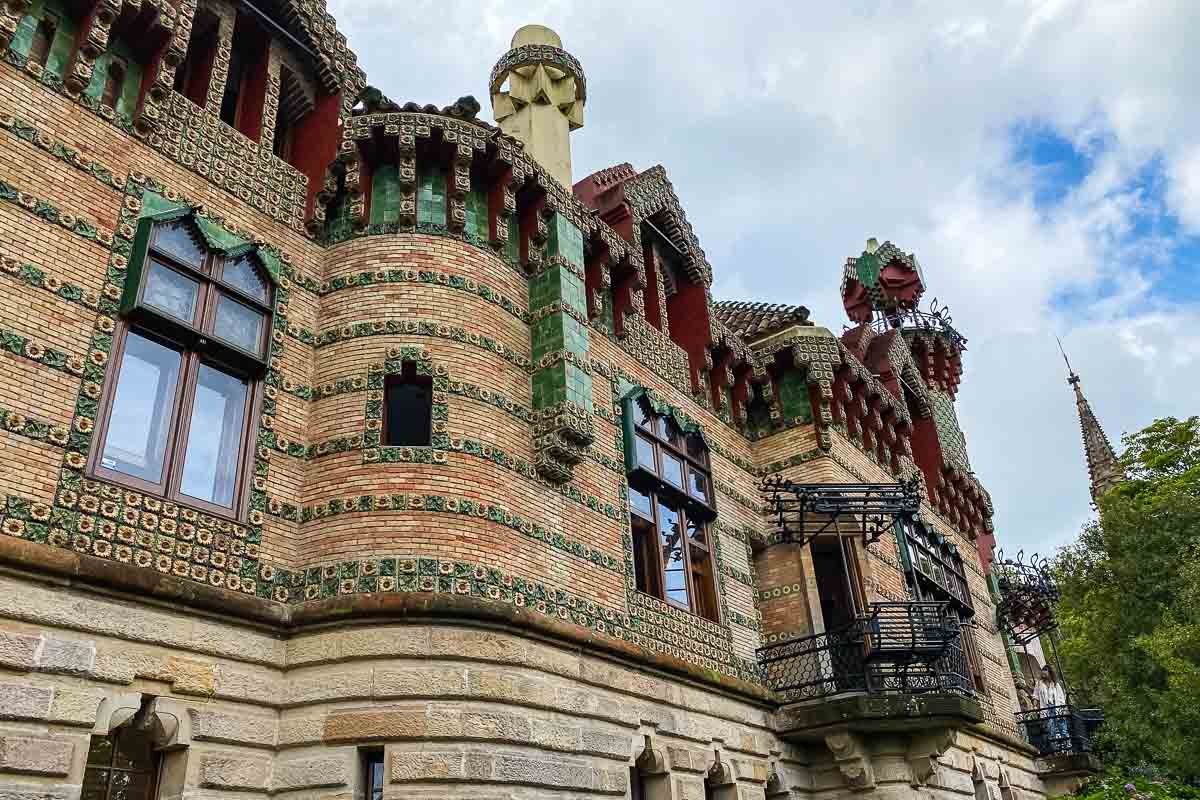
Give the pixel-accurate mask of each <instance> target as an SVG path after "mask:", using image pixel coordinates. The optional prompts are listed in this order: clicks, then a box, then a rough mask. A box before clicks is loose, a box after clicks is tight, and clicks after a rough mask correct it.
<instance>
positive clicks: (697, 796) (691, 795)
mask: <svg viewBox="0 0 1200 800" xmlns="http://www.w3.org/2000/svg"><path fill="white" fill-rule="evenodd" d="M672 797H673V800H704V778H702V777H700V776H699V775H676V776H675V791H674V793H673V794H672Z"/></svg>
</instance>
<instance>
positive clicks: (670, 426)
mask: <svg viewBox="0 0 1200 800" xmlns="http://www.w3.org/2000/svg"><path fill="white" fill-rule="evenodd" d="M663 428H665V429H666V436H667V441H668V442H670V443H671V444H672V445H674V446H675V447H682V446H683V431H681V430H679V426H678V425H676V424H675V421H674V420H670V419H668V420H664V421H663Z"/></svg>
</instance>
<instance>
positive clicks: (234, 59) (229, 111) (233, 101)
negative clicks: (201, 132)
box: [221, 47, 248, 128]
mask: <svg viewBox="0 0 1200 800" xmlns="http://www.w3.org/2000/svg"><path fill="white" fill-rule="evenodd" d="M247 72H248V67H247V64H246V54H245V52H244V51H243V48H241V47H234V48H232V49H231V51H230V53H229V71H228V73H227V75H226V78H225V93H224V94H223V95H222V96H221V121H222V122H224V123H225V124H226V125H228V126H230V127H231V128H236V127H238V107H239V106H240V105H241V97H242V84H243V82H244V81H245V79H246V73H247Z"/></svg>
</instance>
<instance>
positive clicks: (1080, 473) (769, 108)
mask: <svg viewBox="0 0 1200 800" xmlns="http://www.w3.org/2000/svg"><path fill="white" fill-rule="evenodd" d="M799 8H800V7H799V6H796V5H795V4H769V5H768V4H756V3H738V4H729V3H719V2H717V1H716V0H689V2H686V3H685V2H675V3H657V2H656V3H648V2H647V3H631V4H625V5H622V6H617V7H614V6H611V5H603V4H595V3H583V2H578V3H569V2H565V0H564V1H560V2H555V1H554V0H544V1H543V2H540V3H539V2H528V1H527V0H522V2H520V3H517V2H514V1H510V0H504V1H493V2H486V3H479V2H469V3H468V2H462V1H461V0H458V1H455V0H445V2H439V3H436V4H435V3H432V2H423V3H412V2H408V0H406V1H405V2H399V1H398V0H354V2H350V0H331V2H330V11H331V12H332V13H333V14H334V15H335V16H337V17H338V19H339V24H340V27H341V28H342V30H344V31H345V32H346V33H347V35H348V36H349V38H350V42H351V45H352V46H353V47H354V48H355V50H356V52H357V53H358V54H359V57H360V61H361V63H363V65H364V66H365V68H366V69H367V73H368V76H369V78H370V80H371V82H372V83H374V84H375V85H378V86H380V87H381V88H382V89H383V90H384V91H385V92H386V93H387V94H389V95H390V96H392V97H393V98H394V99H397V100H400V101H402V102H403V101H406V100H417V101H419V102H435V103H439V104H442V103H448V102H450V101H452V100H454V99H455V98H457V97H458V96H459V95H461V94H467V93H473V94H476V95H477V96H478V97H479V98H480V101H481V102H482V103H483V105H484V107H485V114H486V109H487V97H486V93H487V87H486V80H487V75H488V72H489V70H490V69H491V66H492V64H493V63H494V62H495V60H496V59H497V58H498V57H499V56H500V55H501V54H502V53H503V52H504V51H505V50H506V49H507V47H508V40H509V37H510V36H511V34H512V32H513V31H514V30H515V29H516V28H517V27H518V26H519V25H521V24H525V23H528V22H542V23H545V24H548V25H550V26H551V27H553V28H555V29H556V30H557V31H558V32H559V33H560V34H561V35H562V37H563V40H564V42H565V46H566V47H567V49H568V50H570V51H571V52H573V53H574V54H575V55H576V56H577V57H579V59H580V60H581V61H582V63H583V65H584V68H585V69H586V70H587V73H588V93H589V98H588V107H587V119H586V126H585V128H584V129H583V130H582V131H579V132H578V133H576V134H575V137H574V140H573V145H574V160H575V168H576V174H577V176H582V175H585V174H587V173H588V172H591V171H593V170H595V169H599V168H601V167H605V166H608V165H610V164H614V163H619V162H621V161H630V162H631V163H633V164H634V165H635V166H637V167H639V168H644V167H648V166H650V165H652V164H654V163H659V162H661V163H663V164H665V166H666V167H667V169H668V173H669V174H670V177H671V180H672V182H673V183H674V184H675V187H676V190H677V191H678V192H679V193H680V195H681V197H682V198H683V200H684V203H685V207H686V210H687V213H688V216H689V219H690V220H691V221H692V223H693V225H694V226H695V228H696V230H697V232H698V234H699V236H700V239H701V243H702V244H703V246H704V247H705V249H706V251H707V252H708V255H709V258H710V260H711V261H712V263H713V265H714V268H715V270H716V273H717V278H716V286H715V294H716V295H717V296H728V295H724V294H723V293H725V292H728V293H729V295H735V294H736V295H738V296H740V297H741V298H758V299H768V300H772V301H793V302H796V303H803V304H805V305H807V306H809V307H810V308H811V309H812V310H813V317H814V319H815V320H816V321H817V322H818V323H820V324H826V325H828V326H830V327H831V328H833V329H835V330H837V329H838V328H839V326H840V325H841V324H842V323H843V321H844V320H845V316H844V314H843V312H842V310H841V307H840V301H839V298H838V296H837V290H838V280H839V267H840V264H841V263H842V262H843V260H844V259H845V257H846V256H847V255H850V254H853V253H856V252H858V251H859V250H861V248H862V244H863V241H864V240H865V239H866V238H867V237H868V236H878V237H880V238H881V239H883V238H890V239H892V240H894V241H895V242H896V243H897V244H898V245H900V246H901V247H904V248H905V249H907V250H913V251H915V252H916V253H917V254H918V256H919V257H920V258H921V261H922V264H923V265H924V266H925V269H926V276H927V279H928V281H929V284H930V285H929V295H928V296H929V297H933V296H935V295H936V296H937V297H939V298H940V299H941V300H942V301H943V302H948V303H949V304H950V305H951V307H952V308H953V309H954V316H955V322H956V324H957V325H958V326H959V327H961V329H962V330H963V331H964V333H965V334H966V335H967V336H968V337H969V339H970V345H969V346H970V350H969V351H968V353H967V356H966V364H965V366H966V375H965V377H964V382H963V388H962V393H961V395H960V414H959V416H960V419H961V420H962V421H963V424H964V426H965V427H966V429H967V432H968V435H969V440H970V448H971V455H972V460H973V463H974V466H975V469H976V472H977V474H978V475H979V477H980V479H981V480H982V481H983V482H984V484H985V485H986V486H987V487H988V488H989V490H990V491H991V493H992V496H993V499H994V501H995V503H996V523H997V529H998V535H999V537H1000V539H1001V541H1002V542H1005V543H1007V545H1008V547H1009V549H1010V550H1014V551H1015V550H1016V549H1018V548H1019V547H1022V546H1023V547H1026V549H1039V548H1040V549H1042V550H1043V551H1044V550H1045V549H1046V548H1047V546H1048V545H1050V544H1052V543H1057V542H1062V541H1064V540H1065V539H1066V538H1067V537H1069V536H1070V535H1072V534H1073V532H1074V531H1075V530H1076V529H1077V527H1078V524H1079V523H1080V522H1081V521H1082V520H1083V519H1085V518H1086V517H1087V515H1088V514H1089V507H1088V496H1087V485H1086V471H1085V469H1084V465H1083V453H1082V445H1081V443H1080V438H1079V431H1078V424H1077V421H1076V419H1075V408H1074V402H1073V397H1072V395H1071V392H1070V390H1069V388H1068V387H1067V385H1066V384H1065V381H1064V378H1065V374H1064V372H1065V369H1064V367H1063V365H1062V363H1061V358H1060V356H1059V355H1058V352H1057V349H1056V346H1055V344H1054V335H1055V334H1056V333H1058V334H1062V335H1063V338H1064V342H1065V344H1066V346H1067V348H1068V351H1069V352H1070V354H1071V357H1072V360H1073V362H1074V363H1075V366H1076V368H1077V369H1078V370H1079V371H1080V373H1081V374H1082V375H1083V380H1084V385H1085V388H1086V391H1087V394H1088V397H1089V398H1090V399H1091V401H1092V403H1093V405H1094V407H1095V409H1096V412H1097V413H1098V414H1099V415H1100V417H1101V419H1102V421H1103V422H1104V423H1105V425H1106V427H1108V429H1109V433H1110V435H1111V436H1112V437H1113V438H1114V439H1116V438H1117V437H1118V436H1119V434H1120V433H1121V432H1122V431H1127V430H1134V429H1137V428H1139V427H1141V426H1143V425H1145V424H1147V423H1149V422H1150V421H1151V419H1152V418H1153V417H1154V416H1157V415H1163V414H1168V413H1171V414H1175V415H1186V414H1187V413H1188V412H1189V409H1188V408H1187V407H1186V406H1185V400H1184V398H1190V397H1192V396H1195V394H1196V390H1197V389H1200V377H1196V376H1197V370H1196V369H1195V367H1196V365H1197V362H1198V360H1200V336H1198V335H1197V334H1195V333H1193V332H1194V331H1200V325H1198V324H1197V323H1200V308H1198V307H1197V304H1196V303H1194V302H1190V301H1188V302H1184V301H1174V300H1173V299H1172V298H1173V296H1174V295H1172V293H1171V292H1169V291H1166V289H1167V288H1169V287H1164V286H1163V285H1160V281H1161V280H1162V278H1161V277H1160V272H1169V269H1168V268H1169V267H1170V264H1169V255H1170V252H1171V247H1172V245H1173V240H1172V239H1171V235H1169V234H1163V233H1161V232H1160V231H1158V230H1157V229H1155V232H1154V234H1153V235H1146V230H1145V222H1146V220H1147V219H1151V220H1153V219H1155V218H1156V216H1157V215H1159V214H1160V213H1161V212H1162V211H1163V207H1162V206H1161V204H1163V203H1165V210H1166V211H1167V212H1168V213H1171V214H1174V215H1177V216H1178V218H1179V219H1180V221H1181V222H1182V223H1184V224H1185V225H1189V226H1191V230H1193V231H1200V147H1197V146H1196V144H1195V143H1196V142H1198V141H1200V103H1197V102H1196V100H1197V97H1196V95H1197V89H1196V86H1197V83H1196V80H1195V75H1196V74H1200V51H1198V50H1197V49H1196V48H1195V47H1194V45H1193V43H1194V42H1195V41H1196V39H1197V37H1198V36H1200V5H1198V4H1196V3H1194V2H1192V0H1175V1H1172V0H1159V2H1137V3H1135V2H1120V1H1117V0H1109V1H1107V2H1105V1H1102V0H1093V1H1092V2H1086V3H1084V2H1077V1H1076V0H1052V1H1050V2H1020V1H1014V2H1007V3H976V4H968V5H964V4H963V3H961V2H951V0H942V1H941V2H938V1H936V0H934V1H933V2H907V3H905V2H899V3H888V4H875V3H827V4H805V5H804V6H803V9H804V10H803V12H802V13H800V12H799V11H798V9H799ZM1030 124H1036V125H1041V126H1047V127H1049V128H1051V129H1053V130H1054V131H1056V132H1057V133H1058V135H1060V136H1062V137H1063V138H1065V139H1066V140H1068V141H1070V142H1073V143H1074V144H1075V146H1076V147H1077V148H1079V149H1080V150H1081V151H1083V152H1086V153H1087V154H1088V155H1089V156H1090V157H1091V158H1092V159H1093V162H1092V171H1091V173H1090V174H1089V176H1088V177H1087V179H1086V180H1085V181H1084V182H1083V183H1082V184H1080V185H1079V186H1078V187H1075V188H1074V189H1073V191H1071V192H1070V193H1068V194H1067V195H1066V196H1065V197H1064V198H1063V200H1062V202H1061V203H1060V204H1058V205H1056V206H1053V207H1051V208H1044V207H1038V206H1037V205H1036V204H1035V202H1034V198H1035V190H1036V189H1037V188H1038V187H1039V186H1040V185H1042V183H1040V182H1043V181H1044V180H1045V179H1046V177H1047V176H1046V174H1044V173H1043V172H1041V171H1039V170H1036V169H1033V168H1032V167H1030V166H1029V165H1028V164H1015V163H1013V160H1012V155H1013V154H1012V138H1011V133H1012V131H1013V130H1014V126H1018V125H1030ZM1148 166H1153V167H1154V169H1155V170H1157V172H1158V174H1160V176H1161V178H1162V181H1163V182H1164V183H1165V187H1166V192H1165V194H1163V195H1161V196H1160V194H1156V193H1154V192H1148V190H1147V188H1146V186H1145V182H1144V181H1142V180H1140V176H1142V175H1143V173H1144V171H1145V170H1146V169H1147V167H1148ZM1152 227H1153V226H1152ZM1196 294H1197V292H1194V291H1193V292H1192V293H1191V296H1193V297H1194V296H1195V295H1196ZM1064 298H1065V299H1064Z"/></svg>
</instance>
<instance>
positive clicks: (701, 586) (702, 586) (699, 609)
mask: <svg viewBox="0 0 1200 800" xmlns="http://www.w3.org/2000/svg"><path fill="white" fill-rule="evenodd" d="M691 557H692V587H693V588H694V589H695V591H696V597H695V599H694V600H693V602H692V610H693V611H695V612H696V613H697V614H699V615H700V616H702V617H706V618H708V619H711V620H715V619H717V603H716V597H715V596H714V594H713V588H712V576H711V570H710V566H711V564H712V562H711V561H710V560H709V557H708V553H707V552H706V551H704V550H701V549H699V548H692V551H691Z"/></svg>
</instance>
